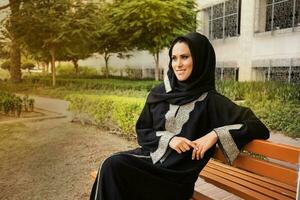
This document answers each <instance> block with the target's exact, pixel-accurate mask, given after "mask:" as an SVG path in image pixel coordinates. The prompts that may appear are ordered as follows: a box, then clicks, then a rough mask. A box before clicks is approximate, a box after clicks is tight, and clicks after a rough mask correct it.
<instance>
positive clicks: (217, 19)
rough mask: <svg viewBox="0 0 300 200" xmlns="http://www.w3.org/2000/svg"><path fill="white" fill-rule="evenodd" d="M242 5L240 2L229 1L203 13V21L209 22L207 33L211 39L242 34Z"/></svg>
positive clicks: (238, 0) (209, 8)
mask: <svg viewBox="0 0 300 200" xmlns="http://www.w3.org/2000/svg"><path fill="white" fill-rule="evenodd" d="M240 5H241V4H240V0H228V1H225V2H223V3H220V4H216V5H214V6H211V7H208V8H205V9H204V10H202V11H201V12H203V14H204V18H203V19H204V20H206V21H207V26H206V27H208V30H206V32H208V34H207V35H208V36H209V38H210V39H222V38H226V37H233V36H238V35H239V34H240V10H241V8H240ZM206 29H207V28H206Z"/></svg>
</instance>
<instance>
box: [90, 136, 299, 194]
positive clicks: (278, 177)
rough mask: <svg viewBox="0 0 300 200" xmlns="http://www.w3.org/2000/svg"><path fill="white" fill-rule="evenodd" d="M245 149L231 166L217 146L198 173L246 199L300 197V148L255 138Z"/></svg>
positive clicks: (208, 180)
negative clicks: (299, 175)
mask: <svg viewBox="0 0 300 200" xmlns="http://www.w3.org/2000/svg"><path fill="white" fill-rule="evenodd" d="M244 150H246V151H247V152H243V153H241V154H240V155H239V156H238V158H237V159H236V160H235V161H234V163H233V166H229V165H227V164H224V161H225V159H224V157H223V154H222V152H221V151H220V150H219V149H218V148H217V150H216V153H215V155H214V158H212V159H210V161H209V162H208V164H207V165H206V166H205V168H204V169H203V170H202V171H201V173H200V174H199V176H200V177H202V178H203V179H204V180H205V181H206V182H209V183H212V184H213V185H215V186H217V187H220V188H222V189H224V190H226V191H228V192H230V193H233V194H235V195H237V196H239V197H241V198H244V199H247V200H248V199H257V200H268V199H280V200H295V199H296V195H297V193H298V198H300V197H299V179H298V173H299V172H298V170H299V158H300V148H297V147H292V146H288V145H282V144H275V143H272V142H268V141H263V140H254V141H252V142H251V143H249V144H248V145H246V146H245V148H244ZM253 154H255V155H253ZM96 173H97V172H96V171H94V172H92V173H91V176H92V177H93V179H95V178H96ZM297 185H298V186H297ZM297 187H298V189H297ZM200 190H201V188H200ZM192 199H194V200H209V199H211V198H209V197H208V196H206V195H205V194H203V193H201V191H200V192H197V191H195V192H194V195H193V197H192Z"/></svg>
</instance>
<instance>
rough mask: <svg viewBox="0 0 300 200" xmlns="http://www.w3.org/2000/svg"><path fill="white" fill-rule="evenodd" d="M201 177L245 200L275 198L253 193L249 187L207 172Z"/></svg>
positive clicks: (269, 199) (203, 172) (202, 173)
mask: <svg viewBox="0 0 300 200" xmlns="http://www.w3.org/2000/svg"><path fill="white" fill-rule="evenodd" d="M201 176H202V177H203V178H204V179H205V180H206V181H207V182H210V183H212V184H214V185H216V186H218V187H220V188H222V189H224V190H227V191H230V192H232V193H234V194H236V195H238V196H240V197H242V198H244V199H248V200H261V199H264V200H271V199H272V200H274V198H270V197H267V196H265V195H263V194H261V193H259V192H256V191H253V190H252V189H249V188H247V187H243V186H241V185H240V184H237V183H235V182H232V181H230V180H227V179H225V178H223V177H219V176H217V175H215V174H212V173H209V172H207V171H203V170H202V172H201Z"/></svg>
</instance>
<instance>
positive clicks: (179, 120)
mask: <svg viewBox="0 0 300 200" xmlns="http://www.w3.org/2000/svg"><path fill="white" fill-rule="evenodd" d="M206 96H207V92H206V93H204V94H202V95H201V96H200V97H199V98H198V99H196V100H194V101H192V102H190V103H187V104H185V105H182V106H178V105H172V104H170V109H169V111H168V112H167V113H166V115H165V118H166V122H165V129H166V131H157V132H156V136H157V137H159V136H160V139H159V143H158V148H157V149H156V151H154V152H153V153H150V156H151V158H152V162H153V164H155V163H156V162H158V161H161V162H162V161H164V160H165V159H166V157H165V156H164V154H165V153H166V151H167V149H168V146H169V141H170V139H171V138H172V137H174V136H175V135H178V134H179V133H180V132H181V129H182V127H183V125H184V124H185V123H186V122H187V121H188V119H189V117H190V112H191V111H192V110H194V108H195V103H196V102H198V101H203V100H204V99H205V98H206ZM163 156H164V157H163ZM162 158H163V159H162Z"/></svg>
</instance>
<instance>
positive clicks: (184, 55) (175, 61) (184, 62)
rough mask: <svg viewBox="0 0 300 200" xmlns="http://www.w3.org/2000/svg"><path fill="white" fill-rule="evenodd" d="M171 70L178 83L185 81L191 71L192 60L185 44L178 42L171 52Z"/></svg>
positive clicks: (182, 41)
mask: <svg viewBox="0 0 300 200" xmlns="http://www.w3.org/2000/svg"><path fill="white" fill-rule="evenodd" d="M172 68H173V71H174V73H175V75H176V77H177V79H178V80H179V81H185V80H187V79H188V77H189V76H190V75H191V73H192V70H193V58H192V55H191V52H190V49H189V47H188V45H187V43H186V42H185V41H184V40H180V41H178V42H177V43H176V44H175V45H174V47H173V50H172Z"/></svg>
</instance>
